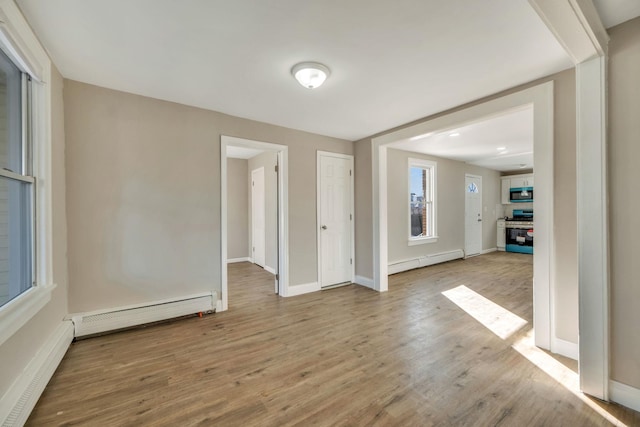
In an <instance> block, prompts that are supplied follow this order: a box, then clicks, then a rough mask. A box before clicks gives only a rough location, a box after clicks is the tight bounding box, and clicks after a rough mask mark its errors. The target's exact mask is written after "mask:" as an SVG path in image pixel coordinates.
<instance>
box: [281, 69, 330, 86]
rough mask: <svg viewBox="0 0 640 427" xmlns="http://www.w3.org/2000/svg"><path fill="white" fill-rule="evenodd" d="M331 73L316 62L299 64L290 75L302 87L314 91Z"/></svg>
mask: <svg viewBox="0 0 640 427" xmlns="http://www.w3.org/2000/svg"><path fill="white" fill-rule="evenodd" d="M330 74H331V71H330V70H329V68H328V67H327V66H326V65H322V64H320V63H318V62H301V63H299V64H296V65H294V66H293V68H292V69H291V75H292V76H293V77H295V78H296V80H297V81H298V82H299V83H300V84H301V85H302V86H304V87H306V88H308V89H315V88H317V87H318V86H320V85H322V83H324V81H325V80H326V79H327V77H329V75H330Z"/></svg>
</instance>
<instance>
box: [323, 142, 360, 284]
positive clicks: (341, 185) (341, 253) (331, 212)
mask: <svg viewBox="0 0 640 427" xmlns="http://www.w3.org/2000/svg"><path fill="white" fill-rule="evenodd" d="M352 164H353V158H352V157H347V156H339V155H336V156H333V155H331V154H330V153H318V170H319V174H318V175H319V176H318V180H319V197H318V221H319V223H318V227H320V229H319V239H318V243H319V248H318V253H319V255H320V256H319V263H320V265H319V267H318V268H319V270H320V271H319V273H320V277H319V281H320V286H321V287H327V286H331V285H335V284H338V283H344V282H350V281H351V279H352V271H353V266H352V262H353V260H352V258H351V257H352V247H353V246H352V245H353V241H352V211H351V209H352V197H353V196H352V177H351V167H352Z"/></svg>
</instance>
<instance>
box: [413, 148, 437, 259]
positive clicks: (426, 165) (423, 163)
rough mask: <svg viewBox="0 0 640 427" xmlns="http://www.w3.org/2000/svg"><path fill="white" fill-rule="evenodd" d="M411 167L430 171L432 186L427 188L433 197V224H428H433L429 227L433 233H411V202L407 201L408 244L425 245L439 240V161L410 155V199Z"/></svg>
mask: <svg viewBox="0 0 640 427" xmlns="http://www.w3.org/2000/svg"><path fill="white" fill-rule="evenodd" d="M411 168H420V169H426V170H427V171H428V174H429V183H430V188H428V189H427V192H428V193H429V198H430V199H431V201H430V203H431V217H432V221H431V224H427V226H429V225H430V226H431V227H429V228H431V230H429V231H430V232H431V233H430V234H429V235H428V236H420V237H413V236H412V235H411V203H410V202H409V203H407V221H408V226H407V235H408V236H409V241H408V245H409V246H415V245H423V244H425V243H435V242H437V241H438V214H437V210H438V209H437V206H438V203H437V188H438V182H437V177H438V173H437V163H436V162H434V161H432V160H426V159H416V158H413V157H409V160H408V166H407V183H408V187H407V196H409V199H408V200H409V201H410V200H411ZM425 196H426V193H425Z"/></svg>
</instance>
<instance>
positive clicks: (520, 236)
mask: <svg viewBox="0 0 640 427" xmlns="http://www.w3.org/2000/svg"><path fill="white" fill-rule="evenodd" d="M505 243H506V244H505V250H506V251H507V252H519V253H522V254H533V221H506V223H505Z"/></svg>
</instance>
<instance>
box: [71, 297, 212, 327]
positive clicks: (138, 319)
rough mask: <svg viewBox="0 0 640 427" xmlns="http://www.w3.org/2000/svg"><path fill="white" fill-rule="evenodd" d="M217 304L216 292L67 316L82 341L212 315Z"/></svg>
mask: <svg viewBox="0 0 640 427" xmlns="http://www.w3.org/2000/svg"><path fill="white" fill-rule="evenodd" d="M217 300H218V294H217V292H216V291H211V292H203V293H200V294H195V295H188V296H183V297H176V298H170V299H164V300H160V301H149V302H146V303H142V304H134V305H129V306H124V307H112V308H108V309H105V310H97V311H91V312H85V313H75V314H70V315H69V316H67V319H71V321H73V325H74V328H75V336H76V337H81V336H85V335H92V334H98V333H102V332H107V331H113V330H116V329H122V328H128V327H131V326H137V325H144V324H145V323H151V322H157V321H160V320H166V319H172V318H175V317H180V316H186V315H189V314H195V313H199V312H210V311H213V310H214V309H215V308H216V306H217Z"/></svg>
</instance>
